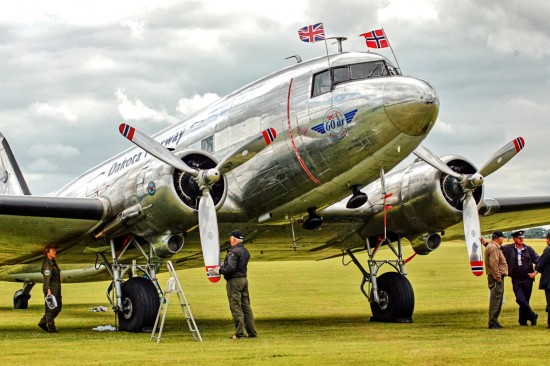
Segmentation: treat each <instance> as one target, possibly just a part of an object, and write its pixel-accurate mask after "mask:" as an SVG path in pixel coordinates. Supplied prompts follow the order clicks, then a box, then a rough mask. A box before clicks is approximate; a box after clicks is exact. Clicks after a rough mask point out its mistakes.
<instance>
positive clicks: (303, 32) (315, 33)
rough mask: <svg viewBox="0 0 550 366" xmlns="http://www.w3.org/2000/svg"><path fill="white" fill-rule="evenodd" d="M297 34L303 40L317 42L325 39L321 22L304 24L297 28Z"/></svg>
mask: <svg viewBox="0 0 550 366" xmlns="http://www.w3.org/2000/svg"><path fill="white" fill-rule="evenodd" d="M298 36H299V37H300V39H301V40H302V41H304V42H317V41H322V40H324V39H325V29H324V27H323V23H317V24H313V25H306V26H305V27H303V28H300V29H299V30H298Z"/></svg>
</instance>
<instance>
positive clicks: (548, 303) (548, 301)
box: [544, 289, 550, 326]
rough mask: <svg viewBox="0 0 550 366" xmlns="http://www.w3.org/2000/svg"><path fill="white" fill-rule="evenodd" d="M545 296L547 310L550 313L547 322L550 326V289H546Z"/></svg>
mask: <svg viewBox="0 0 550 366" xmlns="http://www.w3.org/2000/svg"><path fill="white" fill-rule="evenodd" d="M544 296H546V312H547V313H548V321H547V324H548V325H549V326H550V289H545V290H544Z"/></svg>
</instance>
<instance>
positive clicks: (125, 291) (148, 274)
mask: <svg viewBox="0 0 550 366" xmlns="http://www.w3.org/2000/svg"><path fill="white" fill-rule="evenodd" d="M110 244H111V257H112V264H111V263H109V261H108V260H107V258H106V257H105V255H104V254H103V253H100V255H101V257H102V258H103V262H102V263H101V264H103V265H105V267H106V268H107V270H108V271H109V273H110V274H111V276H112V277H113V281H112V282H111V284H110V285H109V288H108V289H107V298H108V299H109V302H110V303H111V306H112V308H113V311H114V312H115V313H116V315H117V319H118V330H120V331H125V332H142V331H149V330H150V329H152V328H153V325H154V323H155V319H156V316H157V313H158V309H159V307H160V296H161V294H162V290H161V289H160V287H159V285H158V282H157V275H156V274H157V269H158V268H159V267H160V263H154V262H153V260H152V258H153V248H152V246H149V253H146V252H145V251H144V250H143V248H142V247H141V245H140V244H139V243H138V242H137V240H136V239H135V238H134V237H133V236H128V237H126V238H125V239H124V242H123V244H122V248H119V250H118V252H117V251H116V249H115V242H114V240H113V239H111V241H110ZM131 244H133V245H134V246H135V247H136V248H137V249H138V250H139V251H140V252H141V254H142V255H143V256H144V257H145V258H146V260H147V264H146V265H138V264H136V261H133V262H132V264H131V265H129V264H121V263H120V259H121V257H122V256H123V255H124V253H125V252H126V250H127V249H128V247H130V245H131ZM138 270H139V271H141V272H142V273H143V274H144V276H143V277H136V272H137V271H138ZM126 273H128V276H129V279H128V280H126V281H123V278H124V276H125V275H126Z"/></svg>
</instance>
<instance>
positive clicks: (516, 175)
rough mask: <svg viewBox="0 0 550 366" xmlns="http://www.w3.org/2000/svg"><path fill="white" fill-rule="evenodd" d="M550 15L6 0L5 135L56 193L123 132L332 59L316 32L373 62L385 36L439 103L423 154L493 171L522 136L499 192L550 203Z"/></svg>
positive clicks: (521, 9)
mask: <svg viewBox="0 0 550 366" xmlns="http://www.w3.org/2000/svg"><path fill="white" fill-rule="evenodd" d="M486 3H487V4H486ZM7 4H10V5H7ZM549 17H550V2H548V1H547V0H531V1H518V0H501V1H498V2H480V1H472V0H464V1H456V0H440V1H437V0H393V1H392V0H369V1H359V0H340V1H338V2H334V1H332V0H316V1H303V0H278V1H273V2H262V1H257V0H255V1H252V0H250V1H248V0H232V1H227V0H223V1H221V0H220V1H218V0H208V1H206V0H203V1H200V0H189V1H187V0H117V1H113V0H95V1H93V2H92V1H88V2H75V1H70V0H48V1H40V0H36V1H27V0H19V1H17V2H2V3H1V5H0V131H1V132H2V133H3V134H4V135H5V136H6V137H7V139H8V141H9V143H10V145H11V147H12V149H13V150H14V153H15V155H16V157H17V159H18V161H19V163H20V165H21V168H22V170H23V173H24V175H25V177H26V179H27V182H28V184H29V186H30V189H31V192H32V193H33V194H46V193H48V192H51V191H54V190H55V189H57V188H59V187H61V186H62V185H63V184H65V183H67V182H68V181H70V180H71V179H73V178H75V177H76V176H78V175H79V174H80V173H82V172H83V171H84V170H87V169H89V168H91V167H93V166H95V165H96V164H98V163H100V162H101V161H102V160H104V159H106V158H108V157H109V156H111V155H113V154H115V153H117V152H119V151H121V150H124V149H126V148H128V147H129V145H128V142H127V141H125V140H124V139H123V138H122V137H121V136H119V134H118V129H117V127H118V125H119V123H120V122H122V121H126V122H129V123H131V124H133V125H135V126H136V127H138V128H139V129H141V130H142V131H144V132H146V133H150V134H152V133H154V132H156V131H158V130H160V129H162V128H164V127H166V126H169V125H170V124H173V123H175V122H177V121H179V120H180V119H182V118H183V117H185V115H187V114H189V113H190V112H191V111H193V110H194V108H196V107H197V106H199V105H202V104H203V103H206V102H208V101H212V100H215V99H216V98H218V97H220V96H224V95H226V94H227V93H229V92H231V91H232V90H235V89H237V88H238V87H240V86H243V85H244V84H246V83H249V82H251V81H254V80H256V79H258V78H259V77H261V76H264V75H266V74H268V73H271V72H274V71H276V70H278V69H280V68H283V67H285V66H288V65H290V64H291V63H292V62H293V61H292V60H285V57H288V56H290V55H293V54H299V55H300V56H301V57H302V58H303V59H308V58H311V57H316V56H320V55H322V54H324V52H325V48H324V47H325V46H324V44H323V43H322V42H319V43H314V44H307V43H303V42H301V41H300V40H299V38H298V36H297V30H298V29H299V28H301V27H302V26H305V25H308V24H313V23H317V22H323V23H324V26H325V33H326V35H327V37H331V36H345V37H348V40H347V41H346V42H345V43H344V50H345V51H366V50H367V49H366V47H365V44H364V40H363V38H362V37H359V36H358V35H359V34H361V33H364V32H367V31H371V30H374V29H377V28H380V27H384V29H385V30H386V34H387V35H388V37H389V40H390V42H391V44H392V46H393V48H394V51H395V54H396V56H397V58H398V61H399V64H400V66H401V69H402V71H403V73H404V74H405V75H412V76H416V77H420V78H423V79H425V80H427V81H429V82H430V83H431V84H432V85H433V86H434V87H435V88H436V90H437V91H438V93H439V96H440V100H441V111H440V114H439V121H438V122H437V124H436V126H435V128H434V130H433V131H432V133H431V135H430V136H429V137H428V138H427V139H426V140H425V143H424V145H425V146H426V147H427V148H428V149H430V150H431V151H433V152H434V153H436V154H438V155H443V154H459V155H462V156H465V157H467V158H469V159H470V160H471V161H472V162H473V163H474V164H476V165H478V166H480V165H481V164H482V163H483V162H485V160H487V159H488V158H489V157H490V156H491V155H492V153H493V152H495V151H496V150H498V149H499V148H500V147H501V146H502V145H504V144H505V143H507V142H509V141H511V140H512V139H513V138H515V137H517V136H523V137H524V138H525V140H526V148H525V149H524V150H523V151H522V152H521V154H519V155H518V156H516V157H515V158H514V159H513V160H512V161H511V162H510V163H509V164H508V165H507V166H506V167H505V168H503V169H501V170H500V171H498V172H497V173H495V174H493V175H491V176H490V177H489V178H488V179H487V181H486V197H488V196H493V197H495V196H503V195H512V196H520V195H548V194H550V187H549V186H548V182H549V181H550V153H549V152H548V150H549V146H550V133H549V132H550V128H549V125H548V124H549V123H550V23H549V22H548V18H549ZM331 47H333V51H336V48H335V46H331ZM381 53H383V54H384V55H385V56H387V57H389V58H392V57H393V56H392V54H391V51H389V50H388V49H385V50H382V51H381Z"/></svg>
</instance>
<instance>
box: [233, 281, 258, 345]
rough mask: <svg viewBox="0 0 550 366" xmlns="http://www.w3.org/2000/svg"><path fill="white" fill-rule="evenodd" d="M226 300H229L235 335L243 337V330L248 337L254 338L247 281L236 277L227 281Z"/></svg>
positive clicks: (254, 331) (252, 316)
mask: <svg viewBox="0 0 550 366" xmlns="http://www.w3.org/2000/svg"><path fill="white" fill-rule="evenodd" d="M226 289H227V298H228V300H229V309H230V310H231V315H232V316H233V321H234V322H235V335H236V336H237V337H244V330H245V329H246V332H247V333H248V336H249V337H250V336H252V337H254V336H256V328H255V326H254V314H253V313H252V307H251V306H250V296H249V294H248V279H247V278H246V277H236V278H232V279H230V280H228V281H227V285H226Z"/></svg>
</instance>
